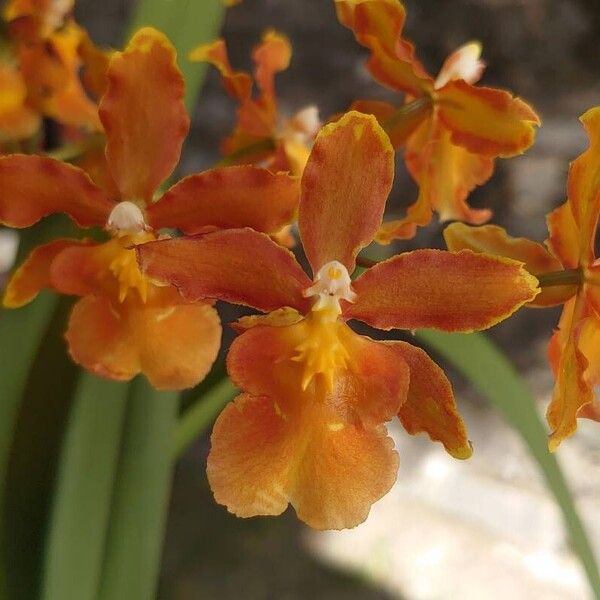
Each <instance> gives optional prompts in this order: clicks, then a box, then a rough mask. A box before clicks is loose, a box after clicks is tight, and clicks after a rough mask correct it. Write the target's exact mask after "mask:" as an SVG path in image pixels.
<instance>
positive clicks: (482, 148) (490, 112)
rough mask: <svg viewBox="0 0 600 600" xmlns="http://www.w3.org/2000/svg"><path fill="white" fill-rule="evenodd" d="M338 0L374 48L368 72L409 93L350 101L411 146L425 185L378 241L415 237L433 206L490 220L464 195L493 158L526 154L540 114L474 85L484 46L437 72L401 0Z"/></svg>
mask: <svg viewBox="0 0 600 600" xmlns="http://www.w3.org/2000/svg"><path fill="white" fill-rule="evenodd" d="M335 3H336V10H337V14H338V18H339V20H340V22H341V23H342V24H343V25H345V26H346V27H348V28H350V29H351V30H352V31H353V33H354V36H355V38H356V40H357V41H358V42H359V43H360V44H361V45H363V46H365V47H366V48H368V49H369V50H370V57H369V60H368V62H367V69H368V71H369V72H370V73H371V75H372V76H373V77H374V78H375V79H376V80H377V81H379V82H380V83H381V84H382V85H384V86H386V87H388V88H391V89H393V90H397V91H401V92H405V93H406V94H407V98H406V100H407V102H409V104H406V105H405V106H402V107H400V108H397V107H394V106H392V105H391V104H388V103H385V102H380V101H364V100H360V101H358V102H355V103H354V104H353V106H352V107H353V108H354V109H355V110H360V111H361V112H367V113H371V114H374V115H375V116H376V117H377V118H378V119H379V121H380V122H381V123H382V124H383V125H384V128H385V129H386V131H387V132H388V134H389V135H390V138H391V140H392V144H393V145H394V147H396V148H398V147H400V146H402V145H404V144H406V154H405V160H406V165H407V168H408V170H409V172H410V174H411V175H412V177H413V179H414V180H415V181H416V183H417V184H418V186H419V196H418V198H417V201H416V202H415V203H414V204H412V205H411V206H410V207H409V208H408V212H407V215H406V217H404V218H403V219H399V220H395V221H391V222H388V223H385V224H384V225H383V227H382V228H381V230H380V231H379V233H378V235H377V241H378V242H379V243H389V242H390V241H392V240H393V239H398V238H410V237H413V236H414V235H415V233H416V228H417V226H423V225H427V224H428V223H429V222H430V220H431V217H432V211H435V212H437V213H438V216H439V218H440V219H441V220H442V221H447V220H453V219H455V220H459V221H466V222H467V223H473V224H481V223H484V222H485V221H488V220H489V219H490V217H491V214H492V213H491V211H490V210H487V209H484V210H476V209H472V208H470V207H469V206H468V205H467V203H466V199H467V197H468V195H469V193H470V192H471V191H472V190H473V189H474V188H475V187H476V186H478V185H482V184H483V183H485V182H486V181H487V180H488V179H489V178H490V177H491V175H492V173H493V170H494V159H495V158H497V157H510V156H515V155H517V154H521V153H522V152H524V151H525V150H526V149H527V148H528V147H529V146H530V145H531V144H532V143H533V139H534V125H539V123H540V121H539V117H538V116H537V114H536V113H535V112H534V110H533V109H532V108H531V107H530V106H529V105H528V104H526V103H525V102H523V101H522V100H520V99H519V98H514V97H513V96H511V95H510V94H509V93H508V92H506V91H503V90H499V89H495V88H487V87H481V86H479V87H476V86H475V85H473V84H475V83H476V82H477V81H478V80H479V78H480V77H481V75H482V73H483V70H484V67H485V65H484V63H483V62H482V61H481V60H480V58H479V57H480V53H481V46H480V44H478V43H476V42H471V43H469V44H466V45H464V46H462V47H461V48H459V49H458V50H456V51H455V52H454V53H453V54H451V55H450V56H449V57H448V58H447V59H446V61H445V63H444V65H443V66H442V69H441V71H440V73H439V74H438V76H437V78H434V77H432V76H431V75H430V74H429V73H427V71H426V70H425V68H424V67H423V65H422V64H421V63H420V62H419V61H418V60H417V58H416V56H415V49H414V47H413V45H412V44H411V43H410V42H408V41H406V40H405V39H404V38H403V37H402V31H403V29H404V22H405V17H406V13H405V10H404V7H403V6H402V4H401V3H400V2H399V1H398V0H335ZM415 100H416V101H415ZM411 101H412V103H411Z"/></svg>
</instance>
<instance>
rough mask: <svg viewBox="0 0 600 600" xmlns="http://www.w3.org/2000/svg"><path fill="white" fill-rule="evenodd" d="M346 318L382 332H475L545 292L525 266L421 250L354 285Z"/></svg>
mask: <svg viewBox="0 0 600 600" xmlns="http://www.w3.org/2000/svg"><path fill="white" fill-rule="evenodd" d="M353 288H354V291H355V292H356V294H357V298H356V302H355V303H354V304H349V303H345V305H344V317H345V318H348V319H358V320H359V321H364V322H365V323H367V324H369V325H371V326H372V327H377V328H378V329H385V330H387V329H409V330H414V329H420V328H431V329H441V330H442V331H462V332H465V333H467V332H471V331H478V330H481V329H487V328H488V327H491V326H492V325H495V324H496V323H499V322H500V321H502V320H504V319H506V318H507V317H509V316H510V315H511V314H512V313H513V312H515V311H516V310H517V309H519V308H520V307H521V306H523V305H524V304H526V303H527V302H531V301H532V300H533V299H534V298H535V297H536V295H537V294H538V293H539V289H538V282H537V279H536V278H535V277H533V275H530V274H529V273H528V272H527V271H526V270H525V269H524V268H523V264H522V263H520V262H517V261H514V260H510V259H507V258H501V257H492V256H487V255H483V254H476V253H474V252H471V251H469V250H463V251H462V252H457V253H454V252H444V251H442V250H415V251H414V252H407V253H405V254H400V255H398V256H395V257H393V258H390V259H388V260H386V261H383V262H380V263H379V264H377V265H375V266H374V267H372V268H370V269H368V270H367V271H365V272H364V273H363V274H362V275H361V276H360V277H358V278H357V279H356V280H355V281H354V282H353Z"/></svg>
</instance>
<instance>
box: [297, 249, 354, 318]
mask: <svg viewBox="0 0 600 600" xmlns="http://www.w3.org/2000/svg"><path fill="white" fill-rule="evenodd" d="M304 296H305V297H306V298H311V297H312V296H316V297H317V301H316V302H315V304H314V305H313V307H312V310H314V311H317V310H330V311H332V312H333V313H335V317H336V318H337V315H339V314H340V313H341V312H342V309H341V307H340V300H346V301H347V302H354V301H355V300H356V293H355V292H354V291H353V290H352V280H351V279H350V275H349V274H348V269H346V267H345V266H344V265H343V264H342V263H341V262H338V261H337V260H332V261H331V262H328V263H326V264H324V265H323V266H322V267H321V268H320V269H319V270H318V272H317V274H316V276H315V279H314V283H313V285H312V286H311V287H309V288H308V289H307V290H305V291H304Z"/></svg>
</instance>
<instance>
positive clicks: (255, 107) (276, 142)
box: [190, 31, 321, 175]
mask: <svg viewBox="0 0 600 600" xmlns="http://www.w3.org/2000/svg"><path fill="white" fill-rule="evenodd" d="M291 55H292V48H291V46H290V43H289V40H288V39H287V38H286V37H285V36H283V35H281V34H280V33H277V32H275V31H267V32H266V33H265V34H264V35H263V38H262V41H261V43H260V44H259V45H258V46H257V47H256V48H255V49H254V51H253V53H252V58H253V60H254V63H255V65H256V68H255V71H254V83H255V84H256V87H257V88H258V92H259V93H258V95H257V96H256V97H254V96H253V94H252V87H253V79H252V76H251V75H250V74H249V73H246V72H243V71H234V70H233V69H232V68H231V64H230V63H229V57H228V54H227V47H226V45H225V42H224V41H223V40H222V39H219V40H216V41H215V42H212V43H210V44H203V45H201V46H199V47H198V48H196V49H194V50H193V51H192V52H191V53H190V59H191V60H193V61H203V62H208V63H211V64H212V65H214V66H215V67H216V68H217V69H219V71H220V73H221V75H222V77H223V83H224V86H225V89H226V90H227V93H228V94H229V95H230V96H232V97H233V98H234V99H235V100H237V102H239V108H238V122H237V125H236V127H235V129H234V131H233V133H232V134H231V135H230V136H229V137H228V138H226V139H225V140H224V142H223V148H222V150H223V154H224V155H225V159H224V161H225V162H227V163H228V164H261V165H262V166H265V167H268V168H270V169H273V170H276V171H290V172H291V173H292V174H294V175H300V174H301V173H302V170H303V169H304V165H305V164H306V161H307V159H308V155H309V153H310V147H311V144H312V141H313V138H314V136H315V134H316V133H317V131H318V129H319V127H320V126H321V123H320V121H319V114H318V111H317V108H316V106H307V107H305V108H303V109H302V110H300V111H298V112H297V113H296V114H295V115H293V116H292V117H290V118H283V117H282V116H281V115H280V114H279V111H278V107H277V98H276V95H275V83H274V79H275V74H276V73H279V72H280V71H284V70H285V69H287V68H288V66H289V64H290V58H291Z"/></svg>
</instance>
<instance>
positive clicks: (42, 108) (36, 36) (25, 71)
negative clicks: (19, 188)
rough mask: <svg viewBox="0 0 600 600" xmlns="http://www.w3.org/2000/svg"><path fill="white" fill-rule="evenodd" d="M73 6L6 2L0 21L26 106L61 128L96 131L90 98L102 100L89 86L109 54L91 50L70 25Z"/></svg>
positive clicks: (67, 1) (69, 2)
mask: <svg viewBox="0 0 600 600" xmlns="http://www.w3.org/2000/svg"><path fill="white" fill-rule="evenodd" d="M73 6H74V0H11V1H10V2H8V3H7V5H6V6H5V9H4V15H3V16H4V20H5V21H6V22H7V24H8V31H9V33H10V37H11V40H12V43H13V48H14V52H15V55H16V56H17V57H18V61H19V67H20V71H21V73H22V75H23V78H24V80H25V83H26V86H27V91H28V97H27V103H28V106H29V107H30V108H32V109H34V110H37V111H38V112H40V113H41V114H43V115H45V116H47V117H50V118H52V119H55V120H56V121H58V122H60V123H62V124H64V125H72V126H75V127H84V128H86V129H91V130H94V131H101V129H102V125H101V123H100V120H99V119H98V107H97V103H96V102H95V101H94V100H93V99H92V98H90V93H91V94H92V95H93V96H95V97H96V98H99V97H100V95H101V94H96V92H97V91H98V89H97V86H95V85H94V83H96V82H97V81H98V79H99V78H100V77H101V75H99V73H98V72H99V71H101V70H103V71H105V70H106V68H107V66H108V59H109V56H110V52H105V51H102V50H100V49H98V48H96V47H95V46H94V45H93V44H92V42H91V40H90V39H89V36H88V35H87V32H86V31H85V30H84V29H83V28H81V27H80V26H79V25H77V24H76V23H75V21H74V20H73V19H72V18H71V16H70V15H71V13H72V11H73ZM100 57H102V58H100ZM82 69H83V70H84V80H85V81H82V79H81V70H82ZM88 83H89V84H90V85H89V86H88V85H87V84H88ZM84 84H85V85H84Z"/></svg>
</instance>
